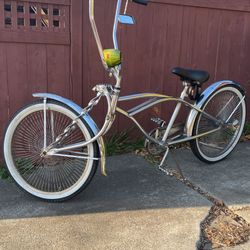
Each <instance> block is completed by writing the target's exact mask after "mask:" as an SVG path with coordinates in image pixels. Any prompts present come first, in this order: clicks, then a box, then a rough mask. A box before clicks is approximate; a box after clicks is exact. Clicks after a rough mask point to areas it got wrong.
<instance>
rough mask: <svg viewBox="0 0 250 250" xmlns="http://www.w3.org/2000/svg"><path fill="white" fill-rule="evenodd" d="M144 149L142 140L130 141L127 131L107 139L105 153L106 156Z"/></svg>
mask: <svg viewBox="0 0 250 250" xmlns="http://www.w3.org/2000/svg"><path fill="white" fill-rule="evenodd" d="M143 147H144V140H143V139H142V138H136V139H131V136H129V131H124V132H121V133H117V134H115V135H112V136H111V137H109V138H108V139H107V143H106V151H107V155H108V156H112V155H119V154H125V153H130V152H134V151H136V150H138V149H141V148H143Z"/></svg>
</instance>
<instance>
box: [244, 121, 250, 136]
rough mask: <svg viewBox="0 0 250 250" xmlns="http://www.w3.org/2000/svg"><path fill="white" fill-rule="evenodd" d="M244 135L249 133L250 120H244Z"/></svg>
mask: <svg viewBox="0 0 250 250" xmlns="http://www.w3.org/2000/svg"><path fill="white" fill-rule="evenodd" d="M244 135H250V122H246V124H245V127H244Z"/></svg>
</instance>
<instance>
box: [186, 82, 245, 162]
mask: <svg viewBox="0 0 250 250" xmlns="http://www.w3.org/2000/svg"><path fill="white" fill-rule="evenodd" d="M242 99H243V95H242V93H241V92H240V91H239V90H238V89H237V88H235V87H232V86H225V87H223V88H221V89H219V90H217V91H216V92H215V93H214V94H213V95H212V96H210V97H209V98H208V100H207V101H206V103H205V104H204V105H203V107H202V110H203V111H205V112H206V113H208V114H210V115H211V116H213V117H215V118H216V119H218V120H220V121H222V122H223V123H224V125H219V124H216V123H215V122H214V121H213V120H211V119H209V118H208V117H207V116H205V115H204V114H202V113H201V114H199V115H198V116H197V118H196V121H195V125H194V128H193V136H195V135H199V134H203V133H206V132H209V131H212V130H216V129H218V130H217V131H216V132H213V133H210V134H208V135H205V136H203V137H200V138H198V139H195V140H192V141H191V142H190V145H191V149H192V151H193V153H194V154H195V155H196V156H197V157H198V158H199V159H200V160H202V161H204V162H207V163H215V162H218V161H221V160H223V159H224V158H225V157H227V156H228V155H229V154H230V153H231V152H232V151H233V149H234V148H235V146H236V145H237V143H238V141H239V139H240V136H241V134H242V131H243V128H244V124H245V119H246V103H245V100H243V101H242Z"/></svg>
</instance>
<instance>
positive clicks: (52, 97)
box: [33, 93, 107, 176]
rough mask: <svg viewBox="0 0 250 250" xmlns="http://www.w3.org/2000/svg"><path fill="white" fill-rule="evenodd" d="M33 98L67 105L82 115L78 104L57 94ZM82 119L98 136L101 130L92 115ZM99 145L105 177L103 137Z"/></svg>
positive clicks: (38, 94)
mask: <svg viewBox="0 0 250 250" xmlns="http://www.w3.org/2000/svg"><path fill="white" fill-rule="evenodd" d="M33 97H35V98H43V99H44V98H47V99H50V100H55V101H58V102H60V103H62V104H64V105H66V106H67V107H69V108H71V109H72V110H74V111H75V112H76V114H78V115H80V114H81V113H82V108H81V107H80V106H79V105H77V104H76V103H74V102H73V101H71V100H69V99H67V98H64V97H61V96H59V95H55V94H49V93H35V94H33ZM82 118H83V119H84V121H85V122H86V123H87V124H88V125H89V127H90V129H91V130H92V132H93V134H94V136H95V135H97V133H98V132H99V128H98V127H97V125H96V123H95V122H94V120H93V119H92V118H91V116H90V115H88V114H84V115H83V116H82ZM97 143H98V146H99V156H100V158H101V170H102V174H103V175H105V176H106V175H107V174H106V169H105V168H106V152H105V143H104V140H103V138H102V137H100V138H98V139H97Z"/></svg>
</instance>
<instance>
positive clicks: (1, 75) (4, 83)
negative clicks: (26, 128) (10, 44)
mask: <svg viewBox="0 0 250 250" xmlns="http://www.w3.org/2000/svg"><path fill="white" fill-rule="evenodd" d="M6 61H7V58H6V47H5V45H3V46H0V93H1V98H0V107H1V109H0V141H1V142H2V141H3V136H4V134H3V132H4V129H5V127H6V125H7V122H8V118H9V91H8V75H7V63H6ZM1 159H2V143H1V144H0V162H1Z"/></svg>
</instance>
